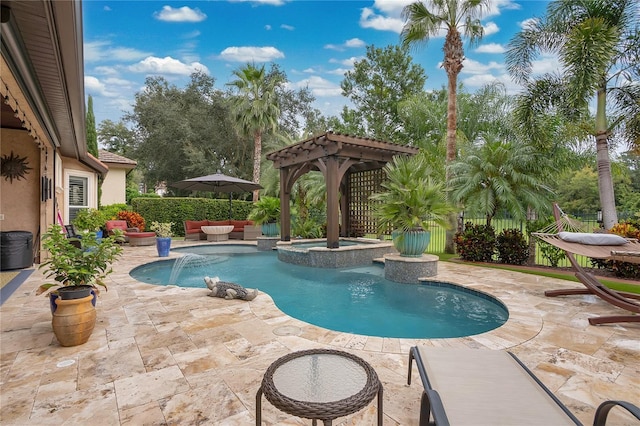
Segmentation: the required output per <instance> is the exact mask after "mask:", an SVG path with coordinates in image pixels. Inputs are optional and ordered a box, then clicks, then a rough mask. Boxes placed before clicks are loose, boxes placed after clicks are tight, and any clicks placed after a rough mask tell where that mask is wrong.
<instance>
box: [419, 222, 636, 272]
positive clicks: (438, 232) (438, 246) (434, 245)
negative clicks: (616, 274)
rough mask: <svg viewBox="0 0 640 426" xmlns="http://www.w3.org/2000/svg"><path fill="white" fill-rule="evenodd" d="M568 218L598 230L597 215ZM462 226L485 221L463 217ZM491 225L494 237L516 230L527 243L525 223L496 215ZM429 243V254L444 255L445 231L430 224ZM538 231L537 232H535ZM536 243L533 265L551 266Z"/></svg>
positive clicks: (579, 258)
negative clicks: (506, 230)
mask: <svg viewBox="0 0 640 426" xmlns="http://www.w3.org/2000/svg"><path fill="white" fill-rule="evenodd" d="M570 217H571V218H573V219H575V220H576V221H578V222H580V224H581V225H582V230H583V231H584V232H593V231H594V230H596V229H598V228H600V222H599V221H598V214H597V213H570ZM633 217H634V213H631V212H620V213H618V220H620V221H622V220H626V219H630V218H633ZM461 219H462V221H463V223H464V224H466V223H469V222H471V223H474V224H482V225H483V224H485V223H486V222H487V219H486V218H485V217H472V216H467V215H463V216H462V217H461ZM491 225H492V226H493V229H494V230H495V233H496V236H497V235H499V234H500V233H501V232H502V230H504V229H518V230H519V231H521V232H522V234H523V235H524V237H525V239H526V240H527V241H529V235H528V234H527V223H526V221H520V220H515V219H513V218H512V217H510V216H509V215H508V214H501V215H496V217H494V218H493V220H492V222H491ZM430 230H431V243H429V248H428V250H429V252H430V253H444V247H445V241H446V231H445V229H444V228H442V227H440V226H439V225H437V224H435V223H432V224H431V228H430ZM536 231H539V230H536ZM531 238H533V239H534V240H535V241H536V244H535V247H536V256H535V264H536V265H542V266H551V264H550V262H549V261H548V260H547V259H546V258H545V257H544V256H543V255H542V253H541V252H540V242H539V241H538V240H537V238H535V237H531ZM576 260H577V261H578V263H580V264H581V265H583V266H588V267H591V266H592V265H591V263H590V261H589V258H587V257H584V256H576ZM558 266H559V267H569V266H571V265H570V264H569V261H568V260H567V259H566V258H565V259H562V260H561V261H560V262H559V263H558Z"/></svg>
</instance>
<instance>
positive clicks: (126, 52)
mask: <svg viewBox="0 0 640 426" xmlns="http://www.w3.org/2000/svg"><path fill="white" fill-rule="evenodd" d="M149 55H151V52H144V51H141V50H137V49H132V48H129V47H111V42H109V41H91V42H87V43H85V44H84V60H85V62H89V63H90V62H98V61H137V60H139V59H142V58H144V57H146V56H149Z"/></svg>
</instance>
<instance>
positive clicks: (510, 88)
mask: <svg viewBox="0 0 640 426" xmlns="http://www.w3.org/2000/svg"><path fill="white" fill-rule="evenodd" d="M460 82H461V83H462V84H463V85H464V86H466V87H467V88H470V89H479V88H481V87H483V86H486V85H487V84H492V83H496V82H497V83H502V84H503V85H504V87H505V89H506V91H507V93H508V94H510V95H513V94H515V93H518V92H519V91H520V90H521V89H522V86H520V85H518V84H516V83H514V82H513V81H512V80H511V77H510V76H509V74H504V73H502V74H499V75H497V76H494V75H491V74H477V75H473V76H471V77H467V78H463V79H461V80H460Z"/></svg>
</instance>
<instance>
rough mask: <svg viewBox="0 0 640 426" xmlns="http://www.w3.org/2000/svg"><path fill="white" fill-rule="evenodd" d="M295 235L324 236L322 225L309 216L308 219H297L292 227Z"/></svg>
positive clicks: (302, 236) (307, 236)
mask: <svg viewBox="0 0 640 426" xmlns="http://www.w3.org/2000/svg"><path fill="white" fill-rule="evenodd" d="M292 231H293V235H295V236H296V237H300V238H322V236H323V232H322V225H321V224H319V223H318V222H316V221H315V220H313V218H307V219H306V220H302V221H301V220H296V221H295V222H294V223H293V227H292Z"/></svg>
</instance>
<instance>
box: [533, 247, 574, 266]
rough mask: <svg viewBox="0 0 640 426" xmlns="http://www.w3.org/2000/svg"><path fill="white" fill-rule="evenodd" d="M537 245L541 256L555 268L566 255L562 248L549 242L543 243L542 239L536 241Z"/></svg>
mask: <svg viewBox="0 0 640 426" xmlns="http://www.w3.org/2000/svg"><path fill="white" fill-rule="evenodd" d="M538 246H539V247H540V254H542V257H544V258H545V259H547V261H548V262H549V265H551V266H552V267H554V268H557V267H558V265H559V264H560V261H561V260H563V259H565V258H566V257H567V254H566V253H565V251H564V250H562V249H561V248H558V247H556V246H554V245H551V244H549V243H545V242H544V241H538Z"/></svg>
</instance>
